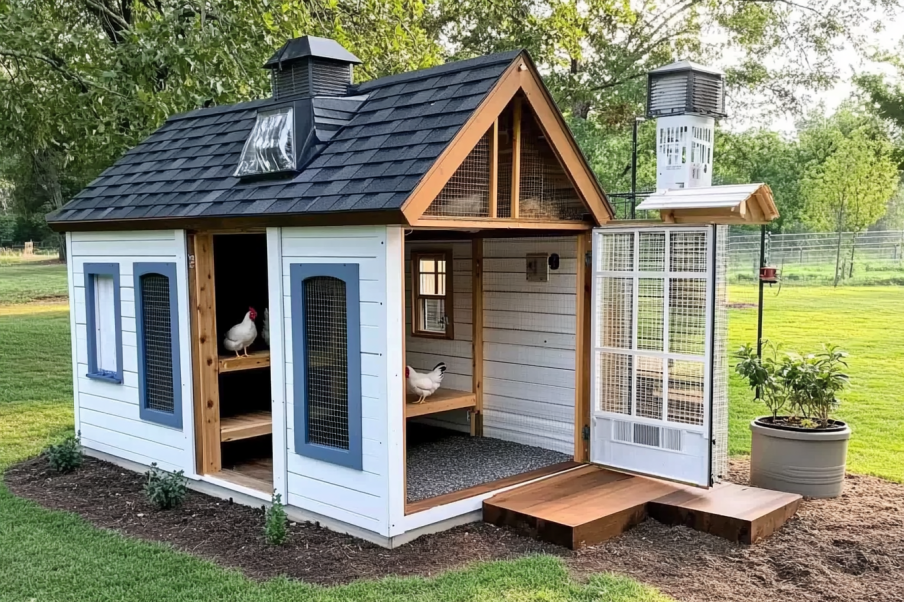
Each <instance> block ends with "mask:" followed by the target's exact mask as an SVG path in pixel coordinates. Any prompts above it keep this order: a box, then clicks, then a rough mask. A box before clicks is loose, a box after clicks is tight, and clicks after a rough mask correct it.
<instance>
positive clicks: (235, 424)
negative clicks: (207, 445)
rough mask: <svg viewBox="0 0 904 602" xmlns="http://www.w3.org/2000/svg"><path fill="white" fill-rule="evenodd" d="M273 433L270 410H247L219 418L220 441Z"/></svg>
mask: <svg viewBox="0 0 904 602" xmlns="http://www.w3.org/2000/svg"><path fill="white" fill-rule="evenodd" d="M272 433H273V416H272V415H271V414H270V412H249V413H247V414H237V415H235V416H226V417H223V418H220V441H222V442H224V443H225V442H227V441H238V440H240V439H248V438H250V437H261V436H263V435H270V434H272Z"/></svg>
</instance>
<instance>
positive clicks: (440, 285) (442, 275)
mask: <svg viewBox="0 0 904 602" xmlns="http://www.w3.org/2000/svg"><path fill="white" fill-rule="evenodd" d="M439 267H440V270H439V273H437V275H436V288H437V291H436V294H438V295H445V294H446V262H445V261H440V262H439Z"/></svg>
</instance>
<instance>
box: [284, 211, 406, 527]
mask: <svg viewBox="0 0 904 602" xmlns="http://www.w3.org/2000/svg"><path fill="white" fill-rule="evenodd" d="M281 243H282V266H281V268H282V276H281V277H282V279H283V297H282V299H283V304H282V313H283V316H284V322H285V329H284V332H285V333H286V337H287V339H286V342H285V345H284V352H285V392H284V395H285V400H286V443H287V452H288V453H287V458H286V467H287V471H288V472H287V474H288V476H287V483H286V485H287V490H288V496H287V500H286V502H287V503H288V504H290V505H292V506H296V507H298V508H302V509H304V510H309V511H312V512H316V513H319V514H322V515H324V516H328V517H330V518H333V519H337V520H340V521H344V522H346V523H349V524H352V525H355V526H358V527H362V528H364V529H367V530H370V531H373V532H376V533H379V534H381V535H385V536H388V535H389V496H388V493H389V486H388V481H389V473H390V470H389V466H388V457H389V455H388V451H387V445H388V439H389V438H388V431H389V425H388V417H387V408H388V404H389V403H390V401H389V400H388V391H389V390H391V388H390V387H389V386H388V383H387V370H388V366H387V310H388V308H387V300H386V286H387V279H386V274H387V266H386V243H387V228H386V227H385V226H355V227H324V228H283V229H282V230H281ZM293 263H357V264H359V266H360V268H359V269H360V276H359V277H360V289H361V371H362V375H361V392H362V404H361V407H362V412H363V416H364V418H363V421H362V434H363V438H364V441H363V470H362V471H358V470H353V469H350V468H347V467H344V466H338V465H336V464H331V463H329V462H323V461H321V460H316V459H314V458H308V457H304V456H300V455H298V454H296V453H295V432H294V421H295V411H294V405H295V404H294V401H295V399H294V370H293V361H294V358H293V357H292V343H291V338H290V337H291V336H292V335H291V333H292V320H293V316H292V302H291V290H292V289H291V285H290V281H289V278H290V277H289V274H290V266H291V264H293ZM272 276H273V275H271V277H272ZM272 303H273V300H272V299H271V304H272ZM274 313H275V312H274ZM395 373H398V369H396V371H395ZM394 401H395V402H396V403H401V400H394ZM397 428H399V426H398V425H397Z"/></svg>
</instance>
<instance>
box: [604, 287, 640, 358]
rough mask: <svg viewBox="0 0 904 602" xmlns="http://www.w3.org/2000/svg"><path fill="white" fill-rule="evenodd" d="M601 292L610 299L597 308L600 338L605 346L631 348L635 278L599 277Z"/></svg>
mask: <svg viewBox="0 0 904 602" xmlns="http://www.w3.org/2000/svg"><path fill="white" fill-rule="evenodd" d="M597 286H598V287H599V290H600V291H601V294H602V295H603V296H604V297H605V298H606V299H609V302H608V303H606V304H605V305H601V306H600V307H598V308H597V323H598V324H599V334H598V336H599V340H600V341H601V342H602V345H603V346H604V347H612V348H617V349H631V346H632V345H631V342H632V340H633V336H634V305H633V303H632V299H633V297H634V280H633V279H631V278H606V277H598V278H597Z"/></svg>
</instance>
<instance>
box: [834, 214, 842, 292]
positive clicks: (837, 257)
mask: <svg viewBox="0 0 904 602" xmlns="http://www.w3.org/2000/svg"><path fill="white" fill-rule="evenodd" d="M842 234H843V233H842V231H841V229H840V228H839V229H838V244H837V246H836V247H835V283H834V284H833V286H838V279H839V276H841V235H842Z"/></svg>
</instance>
